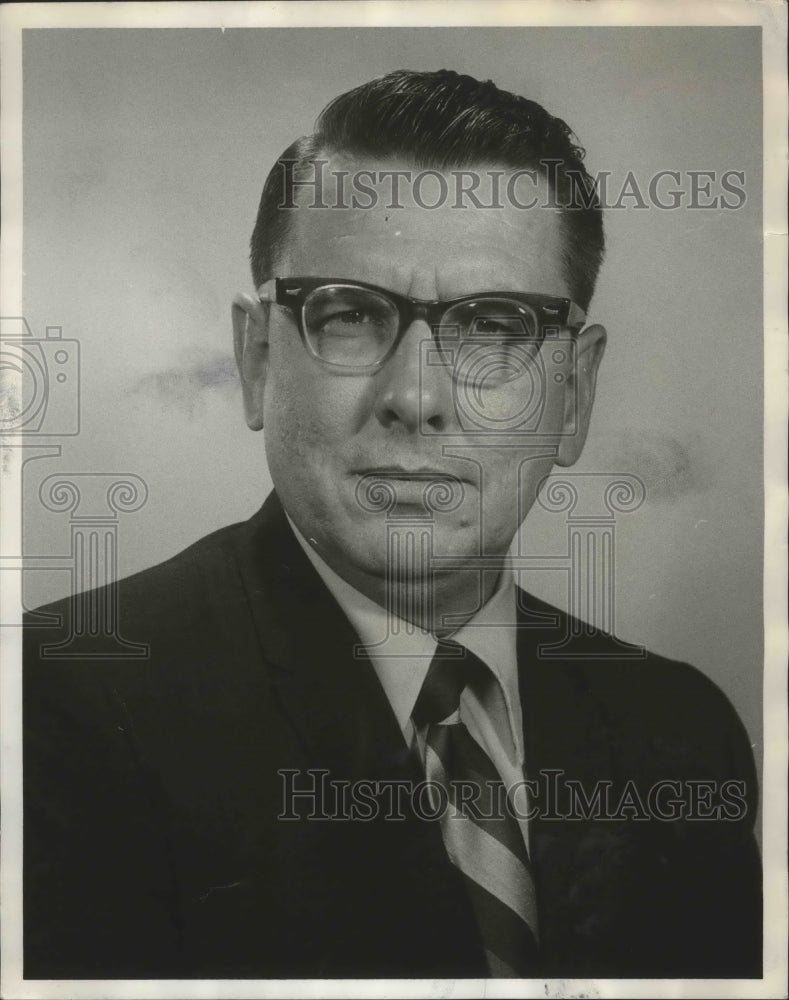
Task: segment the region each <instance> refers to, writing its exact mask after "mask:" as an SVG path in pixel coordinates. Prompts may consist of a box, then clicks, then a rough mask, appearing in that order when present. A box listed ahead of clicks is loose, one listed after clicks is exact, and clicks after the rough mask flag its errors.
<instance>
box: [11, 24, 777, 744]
mask: <svg viewBox="0 0 789 1000" xmlns="http://www.w3.org/2000/svg"><path fill="white" fill-rule="evenodd" d="M23 60H24V227H25V228H24V270H25V279H24V309H25V317H26V319H27V320H28V322H29V324H30V327H31V330H32V331H33V333H34V334H35V335H36V336H43V334H44V330H45V328H46V327H47V326H53V325H54V326H60V327H62V330H63V334H62V335H63V337H66V338H76V339H77V340H78V341H79V344H80V351H81V354H80V366H81V368H80V374H81V380H80V388H81V425H80V432H79V434H77V435H75V436H72V437H68V438H62V439H61V444H62V454H61V456H60V457H59V458H49V459H45V460H40V461H35V462H29V463H28V464H27V467H26V477H25V510H24V512H25V545H26V551H27V552H28V553H29V554H39V555H47V554H49V555H52V554H60V555H62V554H63V553H65V552H68V548H69V521H68V515H67V514H65V515H64V514H63V513H57V512H53V511H51V510H46V509H45V508H44V507H43V506H42V504H41V502H40V500H39V493H38V490H39V486H40V483H41V482H42V481H43V479H44V478H46V477H47V476H49V475H51V474H52V473H53V472H65V471H68V472H79V471H82V472H106V473H134V474H136V475H138V476H140V477H141V478H142V479H143V480H144V481H145V483H146V484H147V486H148V490H149V496H148V500H147V502H146V503H145V505H144V506H143V507H142V508H141V509H139V510H138V511H136V512H134V513H128V514H120V515H119V517H118V526H117V530H118V545H119V550H118V551H119V568H120V572H121V573H122V574H123V575H127V574H129V573H131V572H134V571H136V570H139V569H142V568H144V567H146V566H148V565H151V564H153V563H155V562H158V561H160V560H162V559H164V558H166V557H168V556H170V555H172V554H174V553H175V552H177V551H178V550H180V549H181V548H183V547H184V546H186V545H187V544H189V543H190V542H192V541H193V540H195V539H197V538H198V537H200V536H201V535H203V534H205V533H207V532H208V531H210V530H212V529H215V528H218V527H220V526H222V525H224V524H227V523H230V522H232V521H236V520H240V519H243V518H246V517H248V516H249V515H250V514H251V513H252V512H253V511H254V510H256V509H257V507H258V506H259V504H260V503H261V501H262V500H263V498H264V496H265V495H266V494H267V492H268V491H269V489H270V479H269V476H268V472H267V469H266V463H265V457H264V453H263V438H262V435H254V434H252V433H251V432H249V431H248V430H247V429H246V426H245V424H244V422H243V417H242V411H241V404H240V398H239V391H238V387H237V382H236V379H235V374H234V370H233V366H232V360H231V346H230V345H231V340H230V321H229V319H230V299H231V296H232V294H233V293H234V291H236V290H249V289H250V285H251V283H250V278H249V275H248V268H247V252H248V249H247V248H248V239H249V235H250V232H251V227H252V224H253V221H254V216H255V212H256V208H257V202H258V198H259V193H260V189H261V186H262V184H263V180H264V178H265V176H266V173H267V171H268V169H269V167H270V164H271V162H272V160H273V159H274V157H275V156H276V155H277V154H278V153H279V152H280V151H281V150H282V149H283V148H284V147H285V146H286V145H287V144H288V143H290V142H291V140H292V139H293V138H294V137H296V136H298V135H301V134H303V133H306V132H308V131H310V130H311V125H312V122H313V121H314V118H315V116H316V114H317V113H318V111H319V110H320V109H321V108H322V107H323V105H324V104H325V103H326V101H327V100H328V99H329V98H331V97H332V96H334V95H336V94H338V93H340V92H342V91H344V90H346V89H348V88H350V87H352V86H355V85H357V84H359V83H361V82H363V81H365V80H367V79H369V78H371V77H373V76H377V75H380V74H382V73H384V72H386V71H388V70H390V69H395V68H402V67H405V68H413V69H437V68H441V67H448V68H451V69H456V70H459V71H464V72H468V73H471V74H473V75H475V76H477V77H482V78H492V79H493V80H494V81H495V82H496V83H497V84H499V85H500V86H501V87H504V88H506V89H510V90H514V91H516V92H518V93H521V94H524V95H526V96H528V97H531V98H533V99H535V100H537V101H539V102H541V103H543V104H544V105H545V106H546V107H547V108H548V109H549V110H550V111H551V112H553V113H554V114H557V115H559V116H560V117H562V118H564V119H565V120H566V121H567V122H568V123H569V124H570V125H571V127H572V128H573V129H574V130H575V132H576V133H577V135H578V136H579V138H580V141H581V143H582V144H583V145H585V146H586V147H587V150H588V156H587V162H588V165H589V167H590V170H591V171H592V172H598V171H603V170H609V171H611V172H612V175H613V177H614V181H613V187H614V188H615V189H616V188H618V187H619V186H621V184H622V182H623V179H624V178H625V175H626V173H627V171H633V174H634V175H635V177H636V178H637V180H638V182H639V183H640V184H643V185H644V186H646V185H647V184H648V183H649V179H650V178H651V177H653V176H654V175H655V174H656V173H657V172H658V171H661V170H676V171H679V172H680V173H681V174H682V182H681V184H680V185H679V186H680V187H683V188H684V189H685V190H686V191H687V189H688V187H689V181H688V178H687V171H693V170H697V171H717V172H718V174H720V173H722V172H725V171H727V170H736V171H743V172H744V173H745V175H746V181H745V185H744V187H745V190H746V192H747V200H746V202H745V204H744V205H742V206H741V207H740V208H739V209H737V210H725V209H720V210H713V209H709V208H707V209H691V208H687V207H682V208H680V209H677V210H661V209H659V208H656V207H654V206H653V205H648V206H647V207H646V208H636V207H635V203H636V202H637V199H635V198H630V199H625V200H624V204H625V205H626V206H627V207H626V208H624V209H620V210H614V209H612V210H610V211H609V212H608V213H607V227H608V247H609V249H608V255H607V261H606V263H605V265H604V269H603V273H602V276H601V279H600V283H599V286H598V292H597V294H596V296H595V299H594V302H593V304H592V318H594V319H596V320H599V321H601V322H603V323H604V324H605V325H606V326H607V327H608V329H609V335H610V340H609V346H608V352H607V355H606V358H605V360H604V363H603V369H602V373H601V378H600V383H599V391H598V401H597V407H596V413H595V417H594V419H593V424H592V430H591V434H590V437H589V440H588V444H587V448H586V452H585V454H584V457H583V460H582V463H581V464H580V465H579V466H578V467H577V471H581V472H590V473H592V472H614V473H630V474H634V475H637V476H639V477H640V478H641V479H642V480H643V482H644V483H645V485H646V488H647V499H646V501H645V503H644V504H643V505H642V506H641V507H640V508H639V509H638V510H636V511H634V512H632V513H629V514H627V515H622V516H621V517H620V518H619V519H618V520H617V534H616V560H615V567H616V576H615V587H616V627H617V631H618V632H619V634H620V635H621V636H622V638H624V639H627V640H631V641H634V642H640V643H643V644H644V645H646V646H647V647H649V648H651V649H653V650H655V651H657V652H659V653H662V654H665V655H667V656H671V657H675V658H679V659H683V660H687V661H690V662H692V663H695V664H696V665H697V666H698V667H700V668H701V669H702V670H704V671H705V672H706V673H708V674H709V675H710V676H711V677H712V678H713V679H714V680H716V681H717V682H718V683H719V684H720V685H721V686H722V687H723V688H724V690H725V691H726V692H727V693H728V694H729V696H730V697H731V698H732V700H733V701H734V703H735V705H736V706H737V708H738V709H739V710H740V712H741V713H742V715H743V718H744V720H745V722H746V725H747V726H748V728H749V730H750V732H751V735H752V739H753V741H754V743H756V744H757V750H758V749H759V747H758V744H759V743H760V739H761V737H760V733H761V702H760V699H761V673H762V521H763V517H762V468H761V463H762V379H761V374H762V263H761V261H762V258H761V233H762V227H761V65H760V36H759V29H756V28H753V29H752V28H746V29H740V28H610V29H609V28H539V29H535V28H515V29H501V30H491V29H475V28H455V29H449V28H435V29H429V30H426V29H422V28H419V29H392V28H385V29H321V30H313V29H296V30H278V29H255V30H226V31H224V32H221V31H219V30H216V31H211V30H159V31H147V30H68V31H65V30H36V31H26V32H25V35H24V48H23ZM671 186H672V185H671V184H670V183H669V184H668V185H667V186H665V187H664V188H663V190H666V189H668V188H670V187H671ZM716 190H717V191H719V186H716V185H713V194H714V193H715V191H716ZM565 532H566V526H565V518H564V516H563V515H557V514H549V513H548V512H547V511H544V510H541V509H540V510H537V509H535V510H534V511H533V513H532V515H531V517H530V519H529V521H528V525H527V527H526V528H525V529H524V532H523V538H522V546H523V551H527V552H535V553H550V552H562V551H564V549H565V546H566V539H565ZM54 563H55V561H54V560H53V566H52V567H50V569H49V570H46V569H38V570H36V571H30V572H28V573H27V580H26V600H27V604H28V606H34V605H36V604H38V603H41V602H43V601H46V600H49V599H52V598H55V597H58V596H61V595H63V594H64V593H67V592H68V590H69V587H70V577H69V574H68V572H67V569H66V567H65V563H63V564H62V566H63V568H61V569H58V568H57V566H56V565H54ZM42 565H46V560H43V562H42ZM524 582H525V583H526V585H527V586H528V587H530V588H531V589H532V590H533V591H534V592H536V593H537V594H539V595H541V596H543V597H545V598H547V599H548V600H551V601H553V602H555V603H558V604H561V605H563V606H566V604H567V579H566V574H565V573H563V572H560V571H535V572H533V573H531V574H530V575H529V578H528V579H527V580H525V581H524Z"/></svg>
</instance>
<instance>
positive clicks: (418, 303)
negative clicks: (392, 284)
mask: <svg viewBox="0 0 789 1000" xmlns="http://www.w3.org/2000/svg"><path fill="white" fill-rule="evenodd" d="M330 285H341V286H345V287H348V288H362V289H365V290H366V291H370V292H375V293H376V294H378V295H380V296H382V297H383V298H385V299H388V300H389V301H390V302H391V303H392V304H393V305H394V306H395V308H396V309H397V313H398V316H399V320H400V324H399V328H398V330H397V334H396V335H395V338H394V340H393V341H392V345H391V347H390V348H389V349H388V350H387V352H386V354H385V355H384V356H383V357H382V358H381V359H380V360H379V361H376V362H375V363H374V364H370V365H358V366H357V365H341V364H336V363H335V362H333V361H327V360H326V359H325V358H322V357H321V356H320V355H319V354H316V353H315V351H314V350H313V349H312V347H311V346H310V343H309V340H308V339H307V334H306V330H305V325H304V309H305V305H306V300H307V297H308V296H309V295H310V294H311V293H312V292H314V291H316V290H317V289H318V288H323V287H325V286H330ZM257 295H258V300H259V301H260V302H261V303H262V304H264V305H266V304H276V305H279V306H284V307H285V308H286V309H288V310H289V311H290V312H291V313H292V314H293V316H294V318H295V320H296V325H297V328H298V331H299V336H300V337H301V342H302V344H303V345H304V349H305V350H306V351H307V353H308V354H309V356H310V357H311V358H314V359H315V360H316V361H318V362H319V363H320V364H322V365H325V366H326V367H327V368H330V369H331V370H332V371H334V372H336V373H337V374H347V375H364V374H371V373H372V372H376V371H379V370H380V369H381V368H382V367H383V366H384V365H385V364H386V362H387V361H388V360H389V358H391V356H392V355H393V354H394V352H395V351H396V350H397V347H398V345H399V344H400V341H401V340H402V339H403V335H404V334H405V332H406V330H408V329H409V327H410V326H411V325H412V323H413V322H414V321H415V320H417V319H422V320H424V321H425V322H426V323H427V324H428V326H429V327H430V330H431V333H432V335H433V339H434V341H435V344H436V348H437V349H438V351H439V352H440V353H441V354H442V355H443V353H444V352H443V349H442V346H441V344H440V342H439V340H438V336H437V331H438V330H439V329H440V328H441V325H442V324H441V320H442V318H443V317H444V316H445V315H446V313H447V312H448V311H449V310H450V309H452V308H454V307H455V306H459V305H462V304H463V303H465V302H474V301H475V300H476V299H479V298H485V297H490V298H499V299H512V300H513V301H515V302H519V303H521V304H522V305H526V306H528V307H529V308H530V309H532V310H533V311H534V313H535V315H536V317H537V321H538V324H539V344H538V350H539V349H540V348H541V347H542V345H543V343H544V341H545V338H546V335H547V332H548V330H556V331H557V332H558V330H559V329H568V330H570V331H571V332H573V333H577V332H578V331H579V330H580V329H581V328H582V327H583V326H584V324H585V323H586V313H585V312H584V310H583V309H581V307H580V306H579V305H577V304H576V303H575V302H573V300H572V299H569V298H563V297H559V296H555V295H543V294H542V293H537V292H512V291H487V292H475V293H474V294H473V295H461V296H460V297H459V298H455V299H415V298H412V297H411V296H409V295H401V294H400V293H399V292H392V291H390V290H389V289H388V288H381V286H380V285H372V284H370V283H369V282H366V281H351V280H349V279H348V278H299V277H293V278H270V279H269V280H268V281H266V282H265V283H264V284H263V285H261V287H260V288H259V289H258V292H257ZM472 342H473V340H472Z"/></svg>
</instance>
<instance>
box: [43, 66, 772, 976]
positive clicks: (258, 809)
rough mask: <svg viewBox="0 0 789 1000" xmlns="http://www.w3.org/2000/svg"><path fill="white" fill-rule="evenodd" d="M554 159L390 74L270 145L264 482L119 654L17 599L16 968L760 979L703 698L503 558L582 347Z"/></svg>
mask: <svg viewBox="0 0 789 1000" xmlns="http://www.w3.org/2000/svg"><path fill="white" fill-rule="evenodd" d="M582 155H583V154H582V152H581V150H580V149H579V148H578V147H577V146H576V145H575V144H574V142H573V138H572V134H571V133H570V131H569V129H568V128H567V126H565V125H564V123H563V122H561V121H558V120H557V119H555V118H552V117H551V116H550V115H549V114H548V113H547V112H545V111H544V110H543V109H542V108H541V107H539V106H538V105H536V104H534V103H532V102H529V101H526V100H524V99H522V98H518V97H515V96H513V95H511V94H508V93H505V92H502V91H500V90H498V89H497V88H496V87H494V86H493V84H491V83H479V82H477V81H475V80H473V79H471V78H470V77H465V76H459V75H457V74H455V73H451V72H447V71H442V72H438V73H413V72H399V73H393V74H390V75H389V76H387V77H385V78H383V79H381V80H377V81H373V82H371V83H369V84H366V85H364V86H362V87H359V88H357V89H356V90H354V91H351V92H349V93H347V94H344V95H342V96H341V97H339V98H337V99H336V100H335V101H333V102H332V103H331V104H330V105H329V106H328V107H327V108H326V109H325V111H324V112H323V114H322V115H321V117H320V118H319V120H318V123H317V126H316V131H315V134H314V135H312V136H310V137H307V138H304V139H301V140H298V141H297V142H296V143H295V144H294V145H293V146H291V147H290V148H289V149H288V150H286V151H285V153H284V154H283V155H282V157H281V158H280V160H279V161H278V163H277V164H275V166H274V168H273V170H272V172H271V174H270V175H269V178H268V180H267V182H266V185H265V188H264V191H263V196H262V199H261V205H260V210H259V214H258V220H257V224H256V227H255V231H254V233H253V237H252V270H253V278H254V286H255V290H254V292H253V293H250V294H240V295H238V296H237V297H236V300H235V302H234V306H233V320H234V330H235V349H236V357H237V360H238V367H239V371H240V375H241V381H242V385H243V395H244V405H245V410H246V416H247V422H248V424H249V426H250V427H251V428H252V429H254V430H260V429H263V428H264V429H265V435H264V436H265V445H266V456H267V460H268V466H269V469H270V472H271V476H272V480H273V482H274V485H275V493H274V494H273V495H272V496H271V497H269V498H268V500H267V501H266V503H265V504H264V506H263V508H262V509H261V510H260V511H259V512H258V513H257V514H256V515H255V516H254V517H253V518H252V519H251V520H250V521H248V522H247V523H245V524H241V525H235V526H232V527H230V528H226V529H224V530H222V531H219V532H217V533H215V534H213V535H211V536H209V537H208V538H206V539H203V540H201V541H200V542H198V543H196V544H195V545H193V546H192V547H191V548H189V549H187V550H186V551H185V552H183V553H181V554H180V555H178V556H176V557H175V558H173V559H171V560H169V561H168V562H166V563H164V564H162V565H160V566H158V567H155V568H153V569H151V570H148V571H146V572H144V573H142V574H139V575H137V576H136V577H132V578H130V579H128V580H126V581H123V582H122V583H121V584H120V585H119V588H118V606H119V609H120V616H121V630H122V633H123V634H124V635H125V636H127V637H129V638H130V639H132V640H134V641H137V642H140V641H142V642H145V643H147V644H148V646H149V649H150V656H149V658H148V659H147V660H145V661H122V660H115V661H113V660H109V659H105V660H102V659H101V658H98V659H97V658H95V657H94V658H90V657H89V656H88V650H89V648H90V647H89V639H90V635H89V634H88V633H89V631H90V630H89V629H86V630H85V632H86V634H85V636H84V640H85V645H84V648H85V650H86V654H85V656H84V658H81V657H80V656H79V655H77V656H76V657H74V658H73V659H70V660H67V661H59V660H57V659H51V658H48V651H47V647H50V648H53V647H54V646H55V645H56V643H57V641H58V639H57V638H56V637H53V631H52V630H49V631H46V630H44V629H40V628H39V629H34V628H32V627H31V628H30V629H29V630H28V643H29V644H28V652H27V654H26V680H25V712H26V718H25V726H26V729H25V796H26V797H25V810H26V812H25V835H26V849H25V973H26V975H27V976H32V977H36V978H39V977H40V978H47V977H54V978H64V977H79V978H86V977H91V976H93V977H102V978H121V977H122V978H127V977H140V976H147V977H157V978H162V977H168V976H177V977H200V978H213V977H230V978H242V977H256V978H257V977H260V978H283V977H292V976H295V977H305V978H323V977H337V976H343V977H393V976H403V977H442V976H451V977H458V976H460V977H485V976H494V977H502V976H503V977H526V976H563V977H568V976H584V977H589V976H606V977H612V976H636V977H665V976H683V977H691V976H709V977H712V976H715V977H718V976H758V975H760V967H761V955H760V950H761V929H760V928H761V901H760V874H759V859H758V853H757V849H756V846H755V843H754V839H753V833H752V826H753V820H754V814H755V808H756V794H757V790H756V780H755V774H754V769H753V761H752V757H751V753H750V748H749V745H748V740H747V737H746V735H745V733H744V731H743V729H742V726H741V724H740V723H739V720H738V719H737V717H736V715H735V713H734V711H733V710H732V708H731V707H730V705H729V704H728V702H727V701H726V700H725V698H724V697H723V695H722V694H721V693H720V692H719V691H718V690H717V688H716V687H715V686H714V685H713V684H712V683H711V682H710V681H709V680H707V679H706V678H705V677H703V676H702V675H700V674H699V673H698V672H696V671H695V670H694V669H693V668H691V667H689V666H687V665H684V664H679V663H674V662H671V661H667V660H664V659H662V658H660V657H657V656H652V655H642V653H641V651H640V650H638V649H635V648H629V647H624V646H623V644H622V643H620V642H618V640H616V639H615V638H614V637H612V636H609V635H606V634H605V633H603V632H600V631H597V630H595V629H593V628H589V627H587V628H584V629H581V628H579V625H578V623H577V622H573V621H572V620H570V619H569V618H568V616H567V615H565V614H563V613H562V612H560V611H559V610H557V609H555V608H552V607H549V606H548V605H546V604H544V603H543V602H541V601H539V600H537V599H535V598H533V597H532V596H530V595H528V594H526V593H525V592H523V591H521V590H520V589H518V588H516V586H515V584H514V581H513V575H512V571H511V570H510V569H509V568H508V566H507V552H508V549H509V547H510V544H511V542H512V539H513V537H514V535H515V533H516V532H517V530H518V528H519V526H520V524H521V522H522V520H523V518H524V517H525V516H526V514H527V513H528V511H529V509H530V507H531V506H532V504H533V502H534V500H535V497H536V495H537V493H538V490H539V488H540V485H541V483H542V482H543V480H544V479H545V477H546V476H547V475H548V474H549V473H550V471H551V469H552V468H553V467H554V465H557V464H558V465H560V466H569V465H572V464H573V463H574V462H575V461H576V460H577V458H578V456H579V454H580V452H581V449H582V447H583V444H584V440H585V436H586V431H587V428H588V425H589V420H590V415H591V409H592V403H593V399H594V391H595V380H596V374H597V369H598V366H599V364H600V361H601V358H602V355H603V349H604V345H605V336H606V335H605V331H604V329H603V328H602V327H601V326H598V325H586V320H585V314H586V310H587V308H588V306H589V302H590V299H591V296H592V292H593V289H594V284H595V279H596V275H597V271H598V268H599V265H600V262H601V259H602V254H603V232H602V221H601V212H600V208H599V205H598V204H597V201H596V199H595V197H594V193H593V190H592V187H591V185H590V179H589V177H588V175H587V173H586V171H585V169H584V167H583V162H582ZM430 185H432V187H430ZM105 599H106V595H102V594H89V595H82V596H81V597H78V598H77V599H75V600H74V601H73V602H72V603H71V605H70V606H68V605H63V606H58V607H56V609H55V610H56V611H57V613H58V614H59V615H60V616H61V618H62V620H63V623H64V627H65V628H68V627H69V622H71V623H72V624H73V621H74V619H75V616H77V617H78V616H80V615H82V616H84V615H86V614H88V612H89V611H90V609H92V608H98V607H100V606H101V605H100V602H101V601H103V600H105ZM50 610H52V609H50ZM80 620H86V621H87V620H89V619H88V618H82V619H80ZM73 631H74V630H73V628H72V632H73ZM571 635H573V636H576V637H578V636H579V635H580V636H582V639H581V647H580V652H579V647H578V645H577V643H576V645H575V646H574V647H573V649H572V650H568V648H567V646H566V641H565V640H566V639H567V637H568V636H571Z"/></svg>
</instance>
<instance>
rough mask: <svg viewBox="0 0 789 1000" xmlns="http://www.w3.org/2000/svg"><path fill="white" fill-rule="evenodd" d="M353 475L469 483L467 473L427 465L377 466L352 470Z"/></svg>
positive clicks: (416, 480)
mask: <svg viewBox="0 0 789 1000" xmlns="http://www.w3.org/2000/svg"><path fill="white" fill-rule="evenodd" d="M352 473H353V475H355V476H360V477H362V476H363V477H368V476H369V477H371V478H373V477H376V476H377V477H380V478H381V479H402V480H410V481H413V482H419V483H427V482H438V481H441V482H450V483H454V482H462V483H469V482H471V480H470V479H469V478H468V474H467V473H463V474H461V473H459V472H455V471H452V470H450V469H446V468H434V467H431V466H427V465H418V466H405V465H375V466H368V467H363V468H357V469H353V470H352Z"/></svg>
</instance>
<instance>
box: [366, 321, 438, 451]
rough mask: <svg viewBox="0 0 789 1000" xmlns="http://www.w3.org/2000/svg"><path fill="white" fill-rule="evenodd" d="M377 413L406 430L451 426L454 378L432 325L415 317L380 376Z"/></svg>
mask: <svg viewBox="0 0 789 1000" xmlns="http://www.w3.org/2000/svg"><path fill="white" fill-rule="evenodd" d="M376 380H377V383H378V386H377V392H376V398H375V407H374V409H375V415H376V416H377V418H378V420H379V421H380V422H381V423H382V424H383V425H384V426H385V427H390V426H392V425H396V424H400V425H402V427H403V428H404V429H405V430H408V431H410V432H412V433H413V432H415V431H418V430H421V429H423V430H426V431H427V430H431V431H433V432H434V433H435V432H437V431H438V432H440V431H444V430H446V429H447V427H448V425H449V423H450V420H451V414H452V413H453V412H454V411H453V402H452V379H451V377H450V374H449V372H448V370H447V368H446V367H445V365H444V364H443V363H441V362H440V360H439V358H438V357H437V351H436V349H435V344H434V343H433V337H432V333H431V331H430V327H429V325H428V324H427V323H426V322H425V321H424V320H415V321H414V322H413V323H412V324H411V325H410V326H409V328H408V329H407V330H406V331H405V333H404V334H403V337H402V339H401V340H400V343H399V344H398V345H397V349H396V350H395V352H394V354H393V355H392V356H391V357H390V358H389V360H388V361H387V362H386V364H385V365H384V366H383V368H382V369H381V371H380V372H379V373H378V375H377V376H376Z"/></svg>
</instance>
